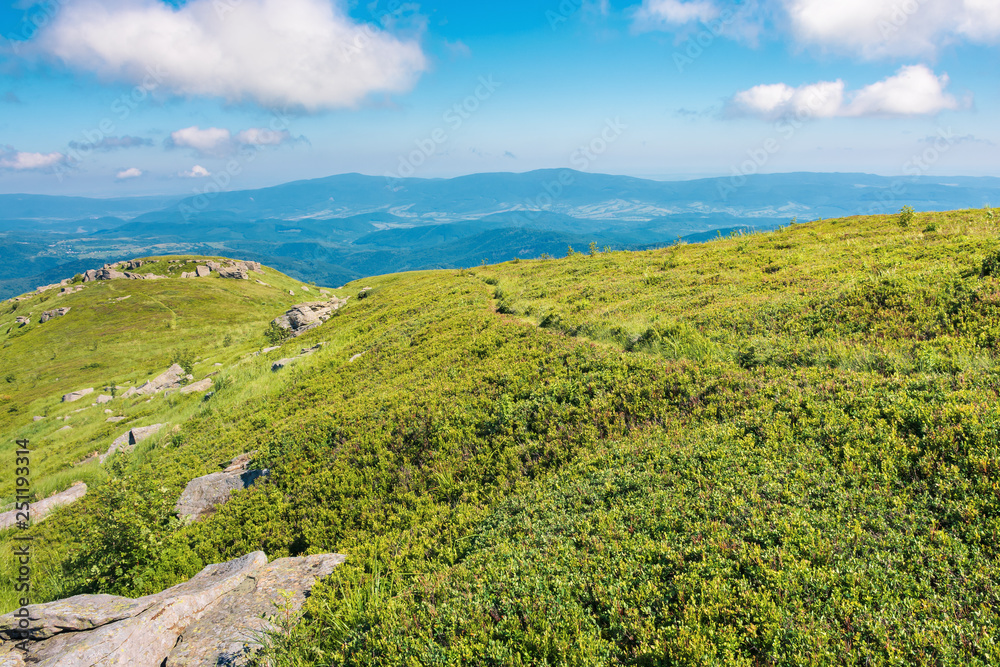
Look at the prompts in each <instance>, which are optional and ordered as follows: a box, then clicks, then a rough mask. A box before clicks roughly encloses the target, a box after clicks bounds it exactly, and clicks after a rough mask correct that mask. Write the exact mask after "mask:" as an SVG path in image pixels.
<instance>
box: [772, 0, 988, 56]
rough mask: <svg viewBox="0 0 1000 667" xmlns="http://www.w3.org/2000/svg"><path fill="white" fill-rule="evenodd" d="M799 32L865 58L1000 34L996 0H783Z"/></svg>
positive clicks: (926, 52) (921, 51) (931, 50)
mask: <svg viewBox="0 0 1000 667" xmlns="http://www.w3.org/2000/svg"><path fill="white" fill-rule="evenodd" d="M782 2H783V5H784V9H785V11H786V12H787V14H788V18H789V20H790V24H791V27H792V31H793V32H794V34H795V37H796V38H797V39H798V40H799V41H800V42H802V43H804V44H810V45H816V46H820V47H823V48H828V49H832V50H837V51H844V52H848V53H851V54H860V55H862V56H863V57H866V58H881V57H892V56H917V55H921V56H932V55H934V54H935V53H936V52H937V50H938V49H939V48H940V47H941V46H942V45H943V44H947V43H949V42H955V41H960V40H971V41H977V42H995V41H997V40H1000V2H997V0H837V1H836V2H831V0H782Z"/></svg>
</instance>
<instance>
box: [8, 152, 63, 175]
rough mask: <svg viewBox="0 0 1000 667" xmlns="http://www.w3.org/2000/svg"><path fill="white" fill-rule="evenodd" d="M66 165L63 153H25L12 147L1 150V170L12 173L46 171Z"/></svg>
mask: <svg viewBox="0 0 1000 667" xmlns="http://www.w3.org/2000/svg"><path fill="white" fill-rule="evenodd" d="M63 164H66V156H65V155H63V154H62V153H24V152H21V151H15V150H14V149H13V148H11V147H10V146H8V147H6V148H0V169H10V170H12V171H44V170H46V169H52V168H53V167H56V166H59V165H63Z"/></svg>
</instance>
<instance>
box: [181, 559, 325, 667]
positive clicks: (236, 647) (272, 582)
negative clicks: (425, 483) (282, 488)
mask: <svg viewBox="0 0 1000 667" xmlns="http://www.w3.org/2000/svg"><path fill="white" fill-rule="evenodd" d="M343 562H344V556H342V555H340V554H323V555H319V556H306V557H305V558H280V559H278V560H276V561H274V562H273V563H270V564H268V565H265V566H264V567H262V568H261V569H260V570H259V571H258V572H255V573H254V575H253V577H252V578H248V579H247V583H246V585H245V586H241V587H240V594H239V595H235V594H232V595H227V596H226V597H224V598H223V599H221V600H219V602H218V603H217V604H215V605H214V606H213V607H212V608H211V609H210V610H209V611H208V612H206V613H205V615H204V616H202V617H201V618H200V619H198V620H197V621H195V622H194V623H192V624H191V625H190V626H189V627H188V629H187V630H185V632H184V634H183V635H182V636H181V638H180V640H179V641H178V642H177V645H176V646H175V647H174V649H173V650H172V651H171V652H170V655H168V656H167V662H166V667H209V666H211V667H215V666H216V665H237V664H239V659H240V658H241V657H243V656H245V655H246V654H247V652H248V651H247V650H246V649H249V650H250V652H251V653H252V652H253V651H254V650H255V649H259V648H260V644H259V643H258V638H259V637H260V634H261V633H262V632H265V631H267V630H271V629H273V628H274V627H275V626H274V625H273V624H272V623H270V622H269V621H268V620H267V619H269V618H272V617H274V616H277V615H278V613H279V612H280V605H282V604H284V603H285V600H284V598H283V597H282V595H281V591H289V592H291V593H292V594H293V597H292V598H291V599H290V600H289V603H290V604H291V605H292V607H293V608H295V609H298V608H300V607H301V606H302V604H303V602H305V598H306V592H307V591H308V590H310V589H311V588H312V587H313V584H314V583H315V582H316V581H318V580H319V579H323V578H324V577H328V576H330V574H331V573H332V572H333V570H334V568H336V567H337V566H338V565H340V564H341V563H343Z"/></svg>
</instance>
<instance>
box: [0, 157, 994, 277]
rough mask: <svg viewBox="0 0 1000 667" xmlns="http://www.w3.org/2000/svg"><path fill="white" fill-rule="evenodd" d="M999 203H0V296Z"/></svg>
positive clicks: (635, 242)
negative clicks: (66, 284)
mask: <svg viewBox="0 0 1000 667" xmlns="http://www.w3.org/2000/svg"><path fill="white" fill-rule="evenodd" d="M991 202H1000V179H998V178H969V177H941V178H939V177H912V178H911V177H908V178H896V179H893V178H886V177H881V176H872V175H868V174H817V173H794V174H774V175H759V176H748V177H726V178H712V179H700V180H693V181H652V180H644V179H638V178H631V177H626V176H609V175H604V174H589V173H583V172H578V171H572V170H567V169H564V170H542V171H534V172H529V173H524V174H509V173H499V174H474V175H471V176H463V177H459V178H453V179H415V178H411V179H398V180H388V179H386V178H382V177H377V176H364V175H360V174H344V175H340V176H332V177H329V178H322V179H316V180H308V181H297V182H293V183H287V184H285V185H279V186H275V187H270V188H262V189H258V190H244V191H237V192H222V193H209V194H196V195H194V196H190V197H184V198H180V197H133V198H121V199H88V198H81V197H52V196H40V195H0V248H2V250H3V254H4V258H5V260H6V261H5V262H4V263H3V266H2V267H0V296H3V297H7V296H11V295H13V294H18V293H21V292H24V291H27V290H30V289H33V288H34V287H35V286H37V285H39V284H43V283H46V282H52V281H53V280H56V279H57V277H62V276H65V275H66V274H67V272H70V273H72V272H75V271H81V270H84V269H87V268H93V267H94V266H98V265H100V264H103V263H104V262H106V261H113V260H118V259H125V258H130V257H135V256H139V255H144V254H168V253H202V254H213V255H220V254H221V255H232V256H239V257H243V258H247V259H256V260H259V261H263V262H265V263H267V264H270V265H272V266H274V267H276V268H278V269H280V270H282V271H285V272H287V273H289V274H291V275H293V276H295V277H296V278H298V279H301V280H315V281H319V282H323V283H327V284H331V283H333V284H341V283H344V282H347V281H348V280H352V279H354V278H358V277H361V276H365V275H374V274H379V273H388V272H396V271H404V270H413V269H426V268H448V267H461V266H469V265H474V264H479V263H481V262H482V261H483V260H486V261H488V262H497V261H503V260H506V259H512V258H514V257H517V256H521V257H537V256H539V255H541V254H542V253H549V254H552V255H556V254H558V255H562V254H565V253H566V251H567V246H570V245H572V246H574V247H576V249H577V250H584V249H585V248H586V246H587V245H588V244H589V243H591V242H595V243H597V244H598V245H600V246H605V245H608V246H612V247H615V248H641V247H650V246H662V245H667V244H670V243H673V242H676V241H677V239H678V238H685V239H686V240H692V241H695V240H705V239H707V238H711V237H713V236H715V235H717V234H718V233H720V232H721V233H729V232H730V231H733V230H749V229H770V228H773V227H775V226H777V225H779V224H783V223H786V222H787V221H788V220H789V219H791V218H793V217H797V218H798V219H800V220H814V219H819V218H828V217H841V216H847V215H858V214H869V213H891V212H895V211H898V210H899V209H900V207H902V206H903V205H910V206H913V207H914V208H916V209H917V210H923V211H943V210H951V209H957V208H971V207H980V206H983V205H986V204H989V203H991Z"/></svg>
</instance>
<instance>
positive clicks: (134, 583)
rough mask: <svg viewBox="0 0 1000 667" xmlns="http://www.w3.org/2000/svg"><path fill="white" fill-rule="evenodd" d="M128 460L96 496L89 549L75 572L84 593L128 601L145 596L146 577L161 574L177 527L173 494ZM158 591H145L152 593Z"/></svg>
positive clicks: (115, 467) (113, 469) (119, 461)
mask: <svg viewBox="0 0 1000 667" xmlns="http://www.w3.org/2000/svg"><path fill="white" fill-rule="evenodd" d="M129 464H130V460H129V456H128V455H127V454H118V455H116V456H115V457H114V459H113V461H112V463H111V464H110V469H109V475H110V476H109V478H108V480H107V481H106V482H105V483H104V484H103V485H102V486H100V487H99V488H98V489H97V490H96V491H95V495H96V499H95V501H94V504H93V508H94V514H93V515H92V517H91V519H92V520H91V522H90V525H89V530H88V531H87V533H86V534H85V535H84V536H82V537H83V541H84V544H85V545H86V547H85V548H84V550H83V551H82V552H81V553H79V554H78V555H77V556H76V557H75V559H74V560H73V562H72V565H71V569H72V571H74V572H75V573H78V575H79V576H80V577H81V578H82V586H81V588H82V590H84V591H87V592H98V591H99V592H103V593H110V594H113V595H128V594H133V593H135V592H137V591H142V590H144V585H143V584H144V582H143V577H144V576H145V577H148V576H149V575H150V573H155V572H157V570H158V567H157V566H158V564H159V563H160V561H161V559H162V558H163V556H164V547H165V546H166V544H167V540H168V537H169V536H170V535H171V533H172V531H173V529H174V528H175V527H176V525H177V518H176V517H175V516H174V514H173V502H174V497H173V490H172V489H170V488H166V487H162V486H158V485H157V483H156V477H155V475H154V473H153V470H152V468H149V467H146V468H144V469H140V470H138V471H132V470H130V465H129ZM153 588H156V586H155V585H154V586H152V587H149V586H148V584H147V587H146V588H145V590H149V592H152V590H150V589H153Z"/></svg>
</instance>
